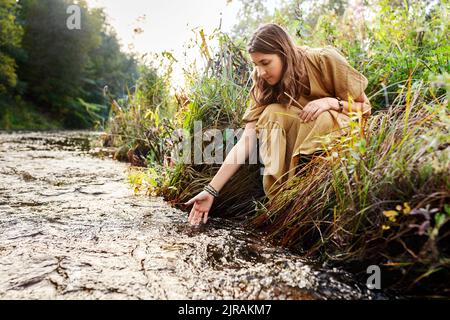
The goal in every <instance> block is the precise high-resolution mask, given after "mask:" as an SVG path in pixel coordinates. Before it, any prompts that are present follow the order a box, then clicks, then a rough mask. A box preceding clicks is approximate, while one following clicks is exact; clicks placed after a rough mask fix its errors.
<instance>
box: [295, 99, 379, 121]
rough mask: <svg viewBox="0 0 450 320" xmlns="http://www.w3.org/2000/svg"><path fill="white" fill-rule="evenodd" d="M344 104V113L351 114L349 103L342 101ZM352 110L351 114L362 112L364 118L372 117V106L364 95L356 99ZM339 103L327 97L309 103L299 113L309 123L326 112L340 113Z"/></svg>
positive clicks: (301, 118)
mask: <svg viewBox="0 0 450 320" xmlns="http://www.w3.org/2000/svg"><path fill="white" fill-rule="evenodd" d="M341 102H342V104H343V108H342V113H344V114H346V115H349V114H350V110H349V109H350V108H349V103H348V101H344V100H341ZM351 107H352V110H351V112H357V111H361V112H362V114H363V117H364V118H366V117H368V116H370V114H371V110H372V106H371V105H370V101H369V99H368V98H367V96H366V94H365V93H363V94H362V95H361V96H360V97H358V98H357V99H355V100H354V101H353V102H352V105H351ZM339 109H340V107H339V102H338V100H337V99H336V98H331V97H326V98H320V99H317V100H313V101H311V102H309V103H308V104H307V105H306V106H305V107H304V108H303V110H302V111H300V113H299V117H300V120H301V121H303V122H309V121H313V120H316V119H317V117H318V116H319V115H320V114H321V113H322V112H325V111H328V110H336V111H339Z"/></svg>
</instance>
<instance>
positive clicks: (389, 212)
mask: <svg viewBox="0 0 450 320" xmlns="http://www.w3.org/2000/svg"><path fill="white" fill-rule="evenodd" d="M383 214H384V216H385V217H387V218H391V217H393V218H395V217H396V216H397V215H398V212H397V211H395V210H387V211H383Z"/></svg>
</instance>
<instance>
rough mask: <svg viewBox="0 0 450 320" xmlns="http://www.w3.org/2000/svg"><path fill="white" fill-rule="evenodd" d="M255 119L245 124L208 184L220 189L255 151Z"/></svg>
mask: <svg viewBox="0 0 450 320" xmlns="http://www.w3.org/2000/svg"><path fill="white" fill-rule="evenodd" d="M255 128H256V121H253V122H249V123H247V124H246V125H245V129H244V132H243V133H242V136H241V138H240V139H239V141H238V142H237V143H236V145H235V146H234V147H233V148H232V149H231V150H230V152H229V153H228V154H227V156H226V158H225V160H224V162H223V163H222V166H221V167H220V169H219V171H217V173H216V175H215V176H214V178H213V179H212V180H211V182H210V185H211V186H212V187H213V188H214V189H216V190H217V191H220V190H221V189H222V188H223V186H224V185H225V184H226V183H227V181H228V180H229V179H230V178H231V177H232V176H233V175H234V174H235V173H236V172H237V171H238V169H239V167H240V166H241V165H242V164H244V163H245V160H247V159H248V157H249V155H250V154H252V153H253V152H254V151H255V147H256V143H257V139H256V131H255Z"/></svg>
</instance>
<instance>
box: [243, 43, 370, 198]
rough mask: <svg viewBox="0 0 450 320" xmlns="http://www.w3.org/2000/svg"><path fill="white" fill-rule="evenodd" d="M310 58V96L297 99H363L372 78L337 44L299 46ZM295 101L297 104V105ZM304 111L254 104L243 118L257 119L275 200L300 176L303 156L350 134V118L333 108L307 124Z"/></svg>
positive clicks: (266, 181) (267, 187)
mask: <svg viewBox="0 0 450 320" xmlns="http://www.w3.org/2000/svg"><path fill="white" fill-rule="evenodd" d="M299 48H300V49H301V50H303V53H304V56H305V67H306V71H307V73H308V77H309V82H310V83H309V84H310V94H309V95H304V96H302V97H301V98H300V99H299V100H298V103H299V104H300V106H302V107H304V106H306V104H307V103H308V102H310V101H313V100H316V99H320V98H324V97H340V98H341V99H342V100H345V101H348V99H349V96H351V97H352V99H356V98H358V97H360V96H361V95H362V94H363V93H364V90H365V89H366V87H367V79H366V77H364V76H363V75H362V74H361V73H359V72H358V71H357V70H355V69H354V68H353V67H352V66H350V65H349V64H348V62H347V60H346V59H345V58H344V57H343V55H342V54H341V53H340V52H339V51H338V50H337V49H335V48H333V47H331V46H327V47H325V48H310V47H307V46H302V47H299ZM294 104H295V103H294ZM300 111H301V109H300V108H299V107H296V106H293V105H291V106H290V107H289V108H288V107H287V106H286V105H282V104H276V103H275V104H270V105H267V106H259V107H255V106H250V107H249V108H248V109H247V110H246V112H245V114H244V116H243V121H244V122H253V121H257V122H256V131H257V134H258V138H259V139H260V150H259V152H260V157H261V161H262V163H263V164H264V176H263V188H264V192H265V194H266V196H267V197H268V198H269V200H270V199H272V198H273V196H274V195H275V194H276V193H277V192H278V191H279V188H280V186H281V184H282V183H283V182H285V181H286V180H287V179H289V178H291V177H292V176H293V175H294V174H295V167H296V166H297V164H298V160H299V157H300V154H306V155H309V154H312V153H314V152H315V151H318V150H323V149H324V146H326V144H327V143H329V142H330V141H331V140H332V139H335V138H337V137H339V136H341V135H343V134H345V133H346V132H348V130H347V128H348V124H349V120H350V119H349V117H348V116H347V115H346V114H344V113H339V112H337V111H334V110H330V111H326V112H323V113H322V114H320V115H319V117H318V118H317V119H316V120H313V121H310V122H308V123H302V122H301V121H300V118H299V113H300Z"/></svg>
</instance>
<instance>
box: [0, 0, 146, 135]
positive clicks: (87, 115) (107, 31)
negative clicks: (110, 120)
mask: <svg viewBox="0 0 450 320" xmlns="http://www.w3.org/2000/svg"><path fill="white" fill-rule="evenodd" d="M72 4H74V3H73V1H68V0H42V1H36V0H20V1H18V2H17V1H11V0H2V1H1V2H0V5H1V6H0V100H2V101H3V104H4V105H9V102H10V101H16V100H17V99H16V98H12V97H14V96H17V95H18V96H21V97H22V100H26V101H27V102H26V103H19V104H18V105H17V106H9V108H10V110H12V109H11V108H13V109H14V110H15V112H16V113H21V114H23V113H24V112H26V111H27V110H31V109H30V108H26V107H24V105H29V103H32V104H35V105H36V106H37V108H38V109H40V110H41V112H42V113H43V114H45V115H46V116H47V117H51V118H52V119H54V120H56V122H58V123H62V124H63V125H64V126H65V127H67V128H91V127H93V126H100V127H102V126H104V122H105V121H106V118H107V117H108V114H109V104H108V101H107V100H106V99H105V97H104V95H103V89H104V87H105V86H107V87H108V92H109V93H110V95H112V96H114V97H119V96H120V95H123V94H124V91H125V88H126V87H127V86H130V84H131V83H133V82H134V81H135V80H136V78H137V73H138V71H137V61H136V60H137V59H136V58H135V57H134V56H133V55H128V54H125V53H123V52H122V51H121V48H120V45H119V43H118V40H117V36H116V34H115V32H114V30H113V29H112V28H111V27H110V26H109V25H108V24H107V23H106V17H105V13H104V12H103V9H90V8H88V6H87V4H86V1H81V0H80V1H76V2H75V4H77V5H78V6H79V7H80V8H81V17H82V18H81V29H80V30H78V29H75V30H70V29H69V28H68V27H67V23H66V22H67V19H68V17H69V15H68V13H67V8H68V6H69V5H72ZM16 69H17V72H16ZM21 108H23V109H21ZM32 109H33V110H34V109H35V108H32ZM3 117H6V114H5V113H4V114H0V118H3ZM8 117H9V116H8ZM25 118H26V117H19V116H17V117H14V119H16V120H17V119H25ZM8 122H9V121H6V120H4V121H3V122H2V123H8ZM14 123H15V124H16V125H14V126H13V127H17V126H18V127H22V124H20V123H17V122H16V121H14ZM8 127H10V126H8ZM33 127H34V126H33Z"/></svg>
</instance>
